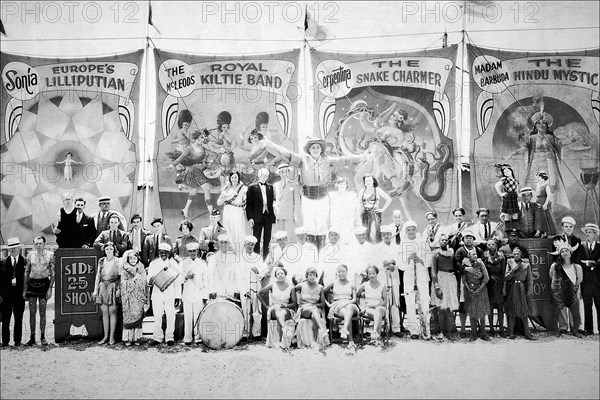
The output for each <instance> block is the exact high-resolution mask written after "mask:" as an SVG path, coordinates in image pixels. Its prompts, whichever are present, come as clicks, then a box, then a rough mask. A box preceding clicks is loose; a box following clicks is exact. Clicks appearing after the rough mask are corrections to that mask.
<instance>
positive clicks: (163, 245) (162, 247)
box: [158, 242, 171, 251]
mask: <svg viewBox="0 0 600 400" xmlns="http://www.w3.org/2000/svg"><path fill="white" fill-rule="evenodd" d="M158 251H171V245H170V244H169V243H165V242H162V243H161V244H159V245H158Z"/></svg>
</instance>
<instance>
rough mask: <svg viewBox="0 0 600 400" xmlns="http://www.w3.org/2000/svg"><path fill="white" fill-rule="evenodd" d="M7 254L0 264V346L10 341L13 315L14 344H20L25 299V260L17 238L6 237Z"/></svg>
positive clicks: (4, 345)
mask: <svg viewBox="0 0 600 400" xmlns="http://www.w3.org/2000/svg"><path fill="white" fill-rule="evenodd" d="M7 244H8V251H9V255H8V257H6V259H5V260H3V261H2V262H1V265H0V296H1V297H2V300H3V301H2V306H1V308H2V347H6V346H8V342H9V341H10V320H11V318H12V316H13V315H14V316H15V327H14V331H13V339H14V341H15V346H20V345H21V336H22V332H23V312H24V311H25V299H24V298H23V292H24V289H23V286H24V277H25V264H26V260H25V258H24V257H23V256H22V255H21V243H20V242H19V238H10V239H8V242H7Z"/></svg>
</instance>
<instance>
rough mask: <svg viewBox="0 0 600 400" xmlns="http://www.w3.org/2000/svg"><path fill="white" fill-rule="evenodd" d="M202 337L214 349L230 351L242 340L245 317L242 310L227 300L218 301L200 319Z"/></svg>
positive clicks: (211, 304) (205, 308)
mask: <svg viewBox="0 0 600 400" xmlns="http://www.w3.org/2000/svg"><path fill="white" fill-rule="evenodd" d="M198 324H199V330H200V337H201V338H202V341H203V342H204V343H205V344H206V345H207V346H208V347H210V348H212V349H217V350H219V349H230V348H232V347H233V346H235V345H236V344H238V343H239V341H240V340H241V339H242V334H243V333H244V316H243V314H242V310H241V309H240V308H239V307H238V306H236V305H235V304H234V303H232V302H230V301H227V300H216V301H214V302H212V303H210V304H208V305H207V306H206V307H204V310H202V312H201V313H200V316H199V317H198Z"/></svg>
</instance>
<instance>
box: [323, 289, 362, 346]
mask: <svg viewBox="0 0 600 400" xmlns="http://www.w3.org/2000/svg"><path fill="white" fill-rule="evenodd" d="M328 297H329V298H328V300H327V301H328V302H330V303H332V302H333V294H332V293H329V296H328ZM343 323H344V318H343V317H342V316H333V318H329V317H327V328H328V329H329V342H330V343H331V344H333V343H347V342H348V339H342V338H341V337H339V338H334V337H333V328H334V326H337V327H340V326H342V325H343ZM350 329H352V338H353V339H354V343H355V344H356V345H362V343H363V326H362V319H361V318H360V312H359V313H358V314H357V315H355V316H353V317H352V323H351V324H350ZM355 333H357V334H355Z"/></svg>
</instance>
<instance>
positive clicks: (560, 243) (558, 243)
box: [548, 240, 579, 256]
mask: <svg viewBox="0 0 600 400" xmlns="http://www.w3.org/2000/svg"><path fill="white" fill-rule="evenodd" d="M554 246H555V247H556V251H553V252H552V253H550V252H548V254H552V255H555V256H556V255H559V254H560V251H561V250H562V249H568V250H569V251H570V252H571V254H573V252H574V251H575V250H577V248H578V247H579V244H578V243H577V244H575V246H571V245H570V244H569V242H567V241H566V240H555V241H554Z"/></svg>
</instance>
